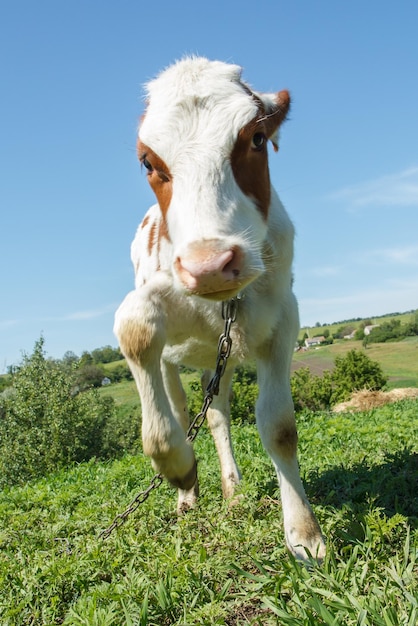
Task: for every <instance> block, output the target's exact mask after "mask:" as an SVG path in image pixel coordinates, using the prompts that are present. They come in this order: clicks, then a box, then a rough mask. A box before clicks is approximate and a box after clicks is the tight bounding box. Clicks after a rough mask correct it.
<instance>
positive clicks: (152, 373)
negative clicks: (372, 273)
mask: <svg viewBox="0 0 418 626" xmlns="http://www.w3.org/2000/svg"><path fill="white" fill-rule="evenodd" d="M147 93H148V98H147V106H146V111H145V114H144V116H143V118H142V122H141V125H140V129H139V138H138V155H139V159H140V161H141V163H142V164H143V165H144V167H145V168H146V170H147V177H148V180H149V183H150V185H151V187H152V189H153V191H154V193H155V196H156V199H157V204H155V205H154V206H152V207H151V209H150V210H149V211H148V213H147V214H146V216H145V218H144V220H143V222H142V224H141V225H140V227H139V229H138V232H137V234H136V237H135V239H134V241H133V244H132V249H131V253H132V261H133V264H134V268H135V275H136V281H135V283H136V284H135V289H134V291H131V292H130V293H129V294H128V295H127V296H126V298H125V300H124V301H123V303H122V304H121V306H120V307H119V309H118V311H117V313H116V317H115V333H116V335H117V337H118V340H119V343H120V346H121V349H122V352H123V354H124V355H125V356H126V359H127V361H128V363H129V366H130V368H131V370H132V373H133V375H134V378H135V381H136V384H137V386H138V390H139V394H140V396H141V404H142V415H143V418H142V419H143V421H142V438H143V447H144V452H145V454H147V455H149V456H150V457H151V458H152V463H153V466H154V468H155V469H156V470H157V471H158V472H161V473H162V474H164V476H166V478H167V479H168V480H169V481H170V483H172V484H173V485H174V486H176V487H177V488H178V490H179V496H178V510H179V511H183V510H185V509H187V508H188V507H190V506H193V505H194V504H195V501H196V497H197V493H198V482H197V472H196V460H195V456H194V452H193V448H192V445H191V444H190V443H189V442H188V441H186V437H185V432H186V430H187V428H188V424H189V416H188V412H187V406H186V397H185V393H184V390H183V388H182V385H181V382H180V378H179V372H178V366H179V365H180V364H183V365H187V366H191V367H195V368H203V369H205V370H210V368H213V367H214V364H215V362H216V355H217V345H218V337H219V335H220V333H221V332H222V330H223V325H224V322H223V320H222V317H221V301H223V300H227V299H230V298H232V297H234V296H236V295H237V294H238V293H240V294H241V296H242V299H241V300H240V301H239V303H238V314H237V321H236V323H235V324H234V325H233V327H232V331H231V337H232V352H231V357H230V360H229V362H228V367H227V369H226V372H225V375H224V377H223V378H222V381H221V385H220V393H219V395H218V396H217V397H215V398H214V401H213V404H212V406H211V409H210V410H209V412H208V423H209V427H210V429H211V432H212V434H213V437H214V440H215V444H216V448H217V451H218V454H219V459H220V464H221V471H222V489H223V493H224V495H225V497H226V498H230V497H232V496H233V495H234V491H235V489H236V486H237V485H238V483H239V481H240V472H239V469H238V467H237V464H236V461H235V458H234V454H233V450H232V444H231V435H230V424H229V394H230V386H231V379H232V375H233V371H234V367H235V366H236V365H237V364H238V363H243V362H245V361H247V360H250V359H251V360H253V359H255V360H256V363H257V372H258V383H259V397H258V400H257V406H256V414H257V427H258V430H259V433H260V436H261V439H262V442H263V444H264V447H265V449H266V450H267V452H268V454H269V455H270V457H271V459H272V461H273V464H274V466H275V469H276V471H277V475H278V479H279V483H280V490H281V499H282V505H283V517H284V529H285V535H286V542H287V545H288V547H289V549H290V550H291V551H292V552H293V553H294V554H295V555H297V556H298V557H300V558H305V557H306V552H305V548H308V550H309V551H310V552H311V553H312V554H313V555H316V556H317V557H318V558H321V557H323V555H324V552H325V547H324V542H323V538H322V536H321V531H320V528H319V526H318V523H317V521H316V519H315V516H314V515H313V513H312V510H311V508H310V506H309V503H308V501H307V499H306V495H305V492H304V489H303V486H302V482H301V479H300V476H299V469H298V463H297V457H296V447H297V432H296V426H295V418H294V410H293V402H292V397H291V394H290V385H289V376H290V363H291V359H292V354H293V349H294V345H295V341H296V337H297V333H298V328H299V321H298V308H297V303H296V300H295V297H294V295H293V292H292V273H291V272H292V269H291V266H292V258H293V236H294V231H293V226H292V223H291V221H290V219H289V217H288V215H287V213H286V211H285V209H284V208H283V205H282V204H281V202H280V200H279V198H278V196H277V194H276V192H275V191H274V189H273V187H272V186H271V184H270V178H269V169H268V158H267V142H268V140H271V141H272V143H273V146H274V148H275V149H276V150H277V137H278V129H279V126H280V124H281V123H282V122H283V120H284V119H285V117H286V114H287V112H288V109H289V104H290V98H289V94H288V92H287V91H280V92H279V93H277V94H260V93H257V92H254V91H252V90H251V89H250V87H249V86H248V85H246V84H245V83H244V82H242V80H241V71H240V68H239V67H237V66H235V65H229V64H225V63H221V62H211V61H208V60H207V59H203V58H186V59H184V60H182V61H180V62H178V63H176V64H174V65H173V66H171V67H170V68H168V69H167V70H165V71H164V72H163V73H162V74H161V75H160V76H159V77H158V78H157V79H155V80H153V81H152V82H150V83H149V84H148V85H147Z"/></svg>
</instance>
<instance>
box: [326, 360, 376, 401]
mask: <svg viewBox="0 0 418 626" xmlns="http://www.w3.org/2000/svg"><path fill="white" fill-rule="evenodd" d="M332 382H333V392H332V396H331V404H336V403H337V402H344V400H347V399H348V398H349V397H350V395H351V393H352V392H353V391H360V390H362V389H369V390H371V391H376V390H378V389H382V387H384V386H385V384H386V382H387V378H386V377H385V376H384V374H383V371H382V368H381V367H380V365H379V363H378V362H377V361H373V360H372V359H370V358H369V357H368V356H367V354H365V353H364V352H362V351H361V350H350V351H349V352H347V354H346V355H345V356H337V357H336V359H335V367H334V370H333V372H332Z"/></svg>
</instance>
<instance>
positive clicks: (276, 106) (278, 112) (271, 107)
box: [257, 89, 290, 152]
mask: <svg viewBox="0 0 418 626" xmlns="http://www.w3.org/2000/svg"><path fill="white" fill-rule="evenodd" d="M257 95H258V96H259V98H260V100H261V101H262V103H263V105H264V109H265V112H266V118H265V122H264V123H265V127H266V135H267V137H268V139H270V141H271V142H272V144H273V148H274V150H275V152H277V150H278V149H279V127H280V125H281V124H282V123H283V122H284V121H285V119H286V117H287V114H288V112H289V109H290V94H289V92H288V91H287V90H286V89H284V90H283V91H279V92H278V93H260V94H257Z"/></svg>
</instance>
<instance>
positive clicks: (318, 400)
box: [290, 367, 333, 413]
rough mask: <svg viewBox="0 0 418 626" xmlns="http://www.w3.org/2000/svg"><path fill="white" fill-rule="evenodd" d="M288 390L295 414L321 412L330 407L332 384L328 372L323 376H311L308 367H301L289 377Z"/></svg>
mask: <svg viewBox="0 0 418 626" xmlns="http://www.w3.org/2000/svg"><path fill="white" fill-rule="evenodd" d="M290 388H291V391H292V397H293V403H294V406H295V411H296V413H300V412H301V411H303V410H304V409H309V410H310V411H321V410H323V409H327V408H329V406H330V403H331V395H332V392H333V382H332V376H331V373H330V372H328V371H325V372H324V374H323V376H313V375H312V374H311V372H310V369H309V367H301V368H300V369H298V370H296V372H295V373H294V374H293V376H292V377H291V379H290Z"/></svg>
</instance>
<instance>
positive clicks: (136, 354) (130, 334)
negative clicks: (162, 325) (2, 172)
mask: <svg viewBox="0 0 418 626" xmlns="http://www.w3.org/2000/svg"><path fill="white" fill-rule="evenodd" d="M154 337H155V329H154V328H153V327H152V326H151V325H146V324H140V323H138V322H136V321H134V320H126V321H125V322H123V324H122V325H121V328H120V329H119V332H118V339H119V344H120V348H121V350H122V352H123V354H124V355H125V357H126V358H127V359H131V360H133V361H136V362H139V361H140V359H141V355H143V354H144V352H146V351H148V350H149V349H150V347H151V345H152V342H153V339H154Z"/></svg>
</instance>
